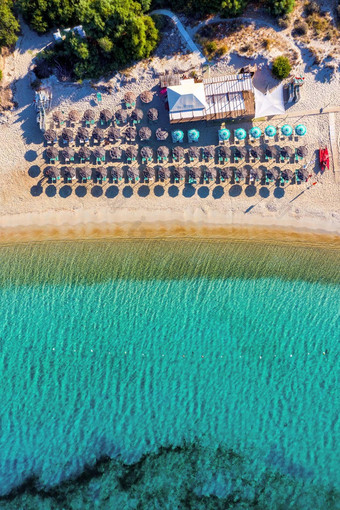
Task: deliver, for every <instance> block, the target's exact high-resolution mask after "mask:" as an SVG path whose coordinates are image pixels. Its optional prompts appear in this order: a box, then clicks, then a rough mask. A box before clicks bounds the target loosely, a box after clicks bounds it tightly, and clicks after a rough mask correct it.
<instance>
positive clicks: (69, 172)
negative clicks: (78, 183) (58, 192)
mask: <svg viewBox="0 0 340 510" xmlns="http://www.w3.org/2000/svg"><path fill="white" fill-rule="evenodd" d="M61 173H62V176H63V177H71V179H73V178H74V177H75V176H76V171H75V169H74V168H73V167H72V166H64V167H63V168H62V170H61Z"/></svg>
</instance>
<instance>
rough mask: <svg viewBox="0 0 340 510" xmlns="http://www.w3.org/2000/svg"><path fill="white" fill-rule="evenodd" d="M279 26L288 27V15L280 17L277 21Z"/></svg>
mask: <svg viewBox="0 0 340 510" xmlns="http://www.w3.org/2000/svg"><path fill="white" fill-rule="evenodd" d="M277 24H278V25H279V27H280V28H283V29H286V28H288V27H289V24H290V21H289V18H288V16H284V17H283V18H280V19H279V20H278V22H277Z"/></svg>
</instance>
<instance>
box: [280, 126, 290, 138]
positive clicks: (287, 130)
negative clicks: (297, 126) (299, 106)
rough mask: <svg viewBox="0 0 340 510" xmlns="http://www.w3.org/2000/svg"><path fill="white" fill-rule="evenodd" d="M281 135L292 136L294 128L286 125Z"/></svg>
mask: <svg viewBox="0 0 340 510" xmlns="http://www.w3.org/2000/svg"><path fill="white" fill-rule="evenodd" d="M281 133H282V134H283V135H284V136H290V135H291V134H292V133H293V128H292V126H290V125H289V124H285V125H284V126H282V128H281Z"/></svg>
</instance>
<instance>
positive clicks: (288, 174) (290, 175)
mask: <svg viewBox="0 0 340 510" xmlns="http://www.w3.org/2000/svg"><path fill="white" fill-rule="evenodd" d="M281 175H282V177H283V178H284V179H285V180H288V179H293V177H294V173H293V171H292V170H291V169H290V168H285V169H284V170H282V173H281Z"/></svg>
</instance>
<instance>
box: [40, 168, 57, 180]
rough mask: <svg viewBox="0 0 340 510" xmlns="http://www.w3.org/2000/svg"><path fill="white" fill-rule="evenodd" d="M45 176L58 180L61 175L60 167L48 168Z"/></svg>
mask: <svg viewBox="0 0 340 510" xmlns="http://www.w3.org/2000/svg"><path fill="white" fill-rule="evenodd" d="M44 175H45V177H48V178H50V179H52V178H53V177H54V178H57V177H58V176H59V175H60V170H59V167H54V166H47V167H46V168H45V170H44Z"/></svg>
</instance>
